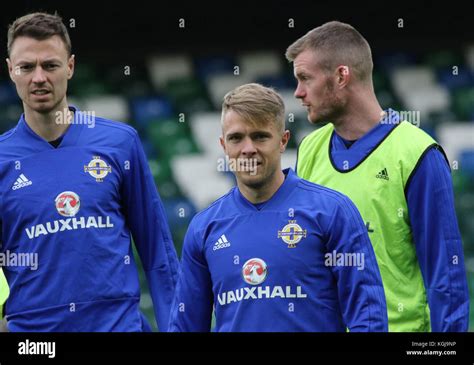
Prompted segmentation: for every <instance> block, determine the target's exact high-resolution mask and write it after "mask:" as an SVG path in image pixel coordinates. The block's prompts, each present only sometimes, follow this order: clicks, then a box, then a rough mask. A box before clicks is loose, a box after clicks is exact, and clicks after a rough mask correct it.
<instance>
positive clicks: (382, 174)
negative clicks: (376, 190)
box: [375, 168, 390, 180]
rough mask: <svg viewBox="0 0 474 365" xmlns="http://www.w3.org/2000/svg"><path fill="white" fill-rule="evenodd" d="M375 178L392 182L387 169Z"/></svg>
mask: <svg viewBox="0 0 474 365" xmlns="http://www.w3.org/2000/svg"><path fill="white" fill-rule="evenodd" d="M375 177H376V178H378V179H385V180H390V179H389V177H388V172H387V169H386V168H384V169H383V170H382V171H380V172H379V173H378V174H377V175H375Z"/></svg>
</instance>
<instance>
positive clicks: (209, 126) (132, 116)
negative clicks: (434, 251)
mask: <svg viewBox="0 0 474 365" xmlns="http://www.w3.org/2000/svg"><path fill="white" fill-rule="evenodd" d="M2 10H3V11H2V13H1V14H0V19H1V22H2V23H1V24H2V31H1V34H0V38H1V39H0V41H1V42H2V44H3V47H2V50H1V52H3V58H4V59H5V58H6V57H7V52H6V33H7V28H8V24H10V23H11V22H13V21H14V19H15V18H17V17H18V16H21V15H24V14H26V13H28V12H31V11H38V10H45V11H49V12H54V11H58V13H59V14H60V15H61V16H62V17H63V20H64V23H65V24H66V25H67V26H68V29H69V32H70V36H71V40H72V45H73V53H75V54H76V70H75V74H74V77H73V79H72V80H71V81H70V83H69V91H68V95H69V97H68V100H69V103H70V104H73V105H76V106H77V107H79V108H80V109H82V110H85V111H94V112H95V114H96V115H97V116H101V117H106V118H110V119H114V120H118V121H122V122H124V123H128V124H131V125H132V126H133V127H135V128H136V129H137V130H138V131H139V133H140V137H141V140H142V142H143V146H144V148H145V151H146V154H147V156H148V160H149V164H150V167H151V170H152V172H153V176H154V178H155V182H156V185H157V187H158V190H159V192H160V195H161V198H162V200H163V204H164V206H165V208H166V212H167V215H168V219H169V224H170V228H171V231H172V233H173V238H174V242H175V245H176V249H177V251H178V253H179V254H181V247H182V241H183V237H184V234H185V232H186V229H187V226H188V224H189V221H190V220H191V218H192V217H193V215H194V214H195V213H196V212H197V211H199V210H201V209H203V208H205V207H207V206H208V205H209V204H210V203H211V202H212V201H214V200H215V199H216V198H218V197H220V196H221V195H223V194H225V193H226V192H227V191H228V190H229V189H230V188H231V187H232V186H233V185H234V179H233V176H232V174H231V173H228V172H227V173H226V172H220V171H218V170H219V169H218V167H219V163H220V162H221V159H222V158H223V157H224V155H223V154H222V151H221V147H220V145H219V143H218V138H219V135H220V106H221V100H222V97H223V96H224V94H225V93H226V92H227V91H229V90H231V89H233V88H234V87H236V86H239V85H241V84H244V83H248V82H259V83H262V84H264V85H266V86H272V87H274V88H275V89H276V90H277V91H278V92H279V93H280V94H281V95H282V96H283V98H284V101H285V104H286V108H287V116H288V118H287V128H288V129H290V131H291V132H292V138H291V140H290V143H289V146H288V147H289V148H288V150H287V151H286V152H285V154H284V156H283V165H284V167H294V164H295V160H296V148H297V145H298V143H299V141H301V139H302V138H303V137H304V136H305V135H307V134H308V133H310V132H311V131H312V130H313V129H314V127H313V126H311V125H310V124H309V123H308V122H307V120H306V111H305V109H304V108H303V107H301V105H300V103H299V102H298V101H297V100H296V99H295V98H294V96H293V92H294V88H295V86H296V82H295V81H294V78H293V70H292V66H291V65H290V64H288V62H287V61H286V60H285V58H284V52H285V50H286V47H287V46H288V45H289V44H291V43H292V42H293V41H294V40H296V39H297V38H299V37H300V36H302V35H304V34H305V33H306V32H307V31H309V30H311V29H312V28H314V27H316V26H318V25H321V24H322V23H324V22H326V21H329V20H340V21H344V22H348V23H350V24H351V25H353V26H354V27H355V28H356V29H358V30H359V31H360V32H361V33H362V34H363V35H364V37H365V38H366V39H367V40H368V42H369V44H370V45H371V47H372V53H373V57H374V65H375V71H374V84H375V90H376V94H377V97H378V99H379V101H380V103H381V105H382V107H384V108H388V107H391V108H393V109H395V110H400V111H413V112H419V123H420V127H421V128H422V129H423V130H425V131H426V132H428V133H429V134H430V135H431V136H433V137H434V138H435V139H436V140H438V142H440V143H441V145H442V146H443V148H444V149H445V151H446V153H447V155H448V158H449V160H450V161H451V166H452V176H453V182H454V189H455V200H456V210H457V216H458V221H459V226H460V229H461V233H462V237H463V244H464V252H465V259H466V268H467V272H468V280H469V286H470V293H471V298H474V29H473V26H472V21H470V20H469V19H468V16H469V14H473V10H474V6H473V5H472V4H471V5H463V6H458V5H456V4H454V3H453V4H452V5H451V4H450V6H448V5H444V6H443V8H442V9H436V8H435V7H433V5H432V4H431V3H430V4H428V2H418V3H417V4H411V5H410V6H403V7H402V6H401V5H400V6H399V7H398V8H397V9H396V10H391V9H388V6H387V5H386V4H377V5H375V4H371V5H370V6H367V7H364V6H363V4H361V3H360V2H357V3H355V4H353V5H350V6H344V7H342V6H341V5H339V4H334V3H333V2H325V1H319V2H318V3H317V4H315V2H310V1H299V2H297V3H295V2H290V1H273V2H271V3H269V2H259V3H258V4H257V3H255V4H252V3H250V2H238V3H235V2H232V3H221V4H220V5H217V4H215V5H213V6H211V5H205V4H203V3H199V4H194V5H184V4H166V5H162V6H161V5H156V6H154V7H153V6H151V5H150V4H145V3H143V4H140V3H139V2H134V4H128V5H127V6H123V7H120V6H118V5H116V4H114V5H113V6H111V5H107V4H98V3H96V4H94V3H91V4H87V3H84V2H81V5H78V4H67V5H64V4H61V3H59V2H52V1H43V2H42V3H41V6H38V5H37V3H36V2H34V1H16V2H15V3H14V4H12V3H9V4H8V7H7V8H4V9H2ZM21 113H22V106H21V103H20V102H19V99H18V97H17V94H16V90H15V88H14V85H13V83H12V82H10V80H9V78H8V73H7V67H6V64H4V67H2V68H1V69H0V132H2V133H3V132H4V131H6V130H8V129H10V128H13V127H14V126H15V125H16V123H17V121H18V119H19V116H20V114H21ZM140 278H141V284H142V287H143V289H144V290H143V294H142V300H141V306H142V309H143V310H144V312H145V314H146V315H147V316H148V317H149V318H150V320H152V323H153V324H154V320H153V310H152V302H151V298H150V295H149V292H148V288H147V284H146V280H145V279H144V275H143V273H141V275H140ZM473 307H474V306H473V305H471V317H470V318H471V326H470V330H471V331H473V330H474V315H473V314H474V309H473Z"/></svg>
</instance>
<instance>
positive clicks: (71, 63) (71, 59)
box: [67, 54, 76, 80]
mask: <svg viewBox="0 0 474 365" xmlns="http://www.w3.org/2000/svg"><path fill="white" fill-rule="evenodd" d="M75 63H76V56H75V55H73V54H72V55H71V57H69V60H68V61H67V68H68V70H67V79H68V80H70V79H71V77H72V75H74V66H75Z"/></svg>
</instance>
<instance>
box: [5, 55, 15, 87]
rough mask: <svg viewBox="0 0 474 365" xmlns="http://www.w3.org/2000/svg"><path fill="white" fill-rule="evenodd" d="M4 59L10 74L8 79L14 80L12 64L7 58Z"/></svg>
mask: <svg viewBox="0 0 474 365" xmlns="http://www.w3.org/2000/svg"><path fill="white" fill-rule="evenodd" d="M6 61H7V67H8V74H9V75H10V79H11V80H12V81H13V82H15V78H14V76H15V75H14V71H13V64H12V61H11V60H10V59H9V58H7V59H6Z"/></svg>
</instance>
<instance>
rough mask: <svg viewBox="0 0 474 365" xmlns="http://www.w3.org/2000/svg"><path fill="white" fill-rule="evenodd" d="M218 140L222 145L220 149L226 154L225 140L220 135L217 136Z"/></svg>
mask: <svg viewBox="0 0 474 365" xmlns="http://www.w3.org/2000/svg"><path fill="white" fill-rule="evenodd" d="M219 142H220V144H221V146H222V149H223V150H224V153H225V154H226V155H227V150H226V147H225V141H224V136H220V137H219Z"/></svg>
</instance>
